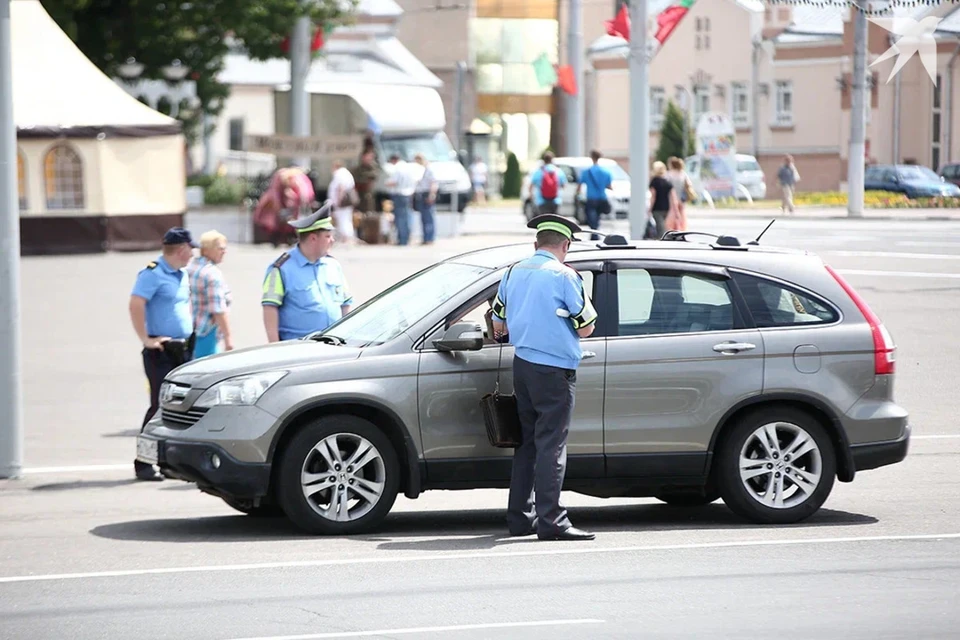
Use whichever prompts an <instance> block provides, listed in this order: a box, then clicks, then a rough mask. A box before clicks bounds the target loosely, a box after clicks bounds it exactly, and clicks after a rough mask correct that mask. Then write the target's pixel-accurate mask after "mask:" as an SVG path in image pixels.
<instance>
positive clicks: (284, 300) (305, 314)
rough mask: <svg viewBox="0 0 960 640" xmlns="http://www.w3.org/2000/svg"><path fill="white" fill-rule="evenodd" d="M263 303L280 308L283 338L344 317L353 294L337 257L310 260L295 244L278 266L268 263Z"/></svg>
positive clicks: (317, 327)
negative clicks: (345, 307) (344, 310)
mask: <svg viewBox="0 0 960 640" xmlns="http://www.w3.org/2000/svg"><path fill="white" fill-rule="evenodd" d="M261 304H263V305H271V306H275V307H277V308H278V310H279V311H278V313H279V316H280V318H279V334H280V339H281V340H296V339H297V338H302V337H304V336H306V335H308V334H310V333H313V332H314V331H322V330H324V329H326V328H327V327H329V326H330V325H331V324H333V323H334V322H336V321H337V320H339V319H340V318H342V317H343V307H344V306H347V305H352V304H353V296H352V295H351V294H350V291H349V289H348V288H347V279H346V278H345V277H344V275H343V268H342V267H341V266H340V263H339V262H338V261H337V260H335V259H334V258H331V257H330V256H326V257H323V258H320V259H319V260H317V261H316V262H310V261H309V260H307V258H306V256H304V255H303V253H301V252H300V247H294V248H293V249H291V250H290V252H289V257H288V258H287V259H286V260H283V261H282V264H280V266H279V267H277V266H274V264H271V265H270V266H269V267H267V273H266V276H265V278H264V282H263V298H262V299H261Z"/></svg>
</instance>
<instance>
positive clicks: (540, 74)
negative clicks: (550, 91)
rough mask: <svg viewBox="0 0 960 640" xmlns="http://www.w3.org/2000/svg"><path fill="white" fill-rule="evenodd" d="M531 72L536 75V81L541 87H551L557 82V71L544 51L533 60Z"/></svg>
mask: <svg viewBox="0 0 960 640" xmlns="http://www.w3.org/2000/svg"><path fill="white" fill-rule="evenodd" d="M533 72H534V74H536V76H537V83H538V84H539V85H540V86H541V87H552V86H554V85H555V84H557V71H556V69H554V67H553V63H552V62H550V59H549V58H548V57H547V54H546V53H541V54H540V55H539V56H537V59H536V60H534V61H533Z"/></svg>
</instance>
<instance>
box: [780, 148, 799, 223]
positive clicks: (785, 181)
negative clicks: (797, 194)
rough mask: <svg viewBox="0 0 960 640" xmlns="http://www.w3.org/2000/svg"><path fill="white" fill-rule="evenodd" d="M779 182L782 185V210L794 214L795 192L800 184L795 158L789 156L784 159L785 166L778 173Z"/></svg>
mask: <svg viewBox="0 0 960 640" xmlns="http://www.w3.org/2000/svg"><path fill="white" fill-rule="evenodd" d="M777 182H778V183H780V193H781V195H780V210H781V211H783V212H784V213H793V212H794V211H795V207H794V206H793V192H794V190H795V189H796V187H797V183H798V182H800V172H798V171H797V167H796V165H795V164H793V156H791V155H787V156H784V158H783V164H782V165H781V166H780V170H779V171H777Z"/></svg>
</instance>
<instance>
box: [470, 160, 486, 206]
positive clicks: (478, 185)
mask: <svg viewBox="0 0 960 640" xmlns="http://www.w3.org/2000/svg"><path fill="white" fill-rule="evenodd" d="M470 182H472V183H473V195H474V197H475V198H476V200H477V204H479V205H482V204H483V203H485V202H486V200H487V193H486V189H487V164H486V163H485V162H484V161H483V158H481V157H480V156H477V157H476V158H474V160H473V164H472V165H470Z"/></svg>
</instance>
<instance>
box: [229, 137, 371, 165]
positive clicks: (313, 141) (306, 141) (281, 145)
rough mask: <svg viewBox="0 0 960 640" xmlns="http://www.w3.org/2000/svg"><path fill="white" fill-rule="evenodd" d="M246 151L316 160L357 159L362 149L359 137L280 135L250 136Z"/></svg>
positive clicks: (247, 140)
mask: <svg viewBox="0 0 960 640" xmlns="http://www.w3.org/2000/svg"><path fill="white" fill-rule="evenodd" d="M246 143H247V145H246V146H247V149H246V150H247V151H253V152H256V153H272V154H273V155H275V156H283V157H289V158H299V157H309V158H314V159H317V160H329V159H332V158H351V159H352V158H359V157H360V151H361V150H362V149H363V139H362V138H361V137H360V136H328V137H322V138H321V137H307V136H288V135H281V134H266V135H250V136H247V138H246Z"/></svg>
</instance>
